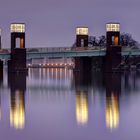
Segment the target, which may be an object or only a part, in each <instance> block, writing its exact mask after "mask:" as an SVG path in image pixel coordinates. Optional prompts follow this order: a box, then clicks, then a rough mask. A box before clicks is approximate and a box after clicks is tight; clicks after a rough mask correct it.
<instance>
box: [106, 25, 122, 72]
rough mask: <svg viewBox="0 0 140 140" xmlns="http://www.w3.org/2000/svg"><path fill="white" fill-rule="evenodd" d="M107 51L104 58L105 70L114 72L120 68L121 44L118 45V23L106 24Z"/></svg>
mask: <svg viewBox="0 0 140 140" xmlns="http://www.w3.org/2000/svg"><path fill="white" fill-rule="evenodd" d="M106 38H107V44H106V45H107V46H106V47H107V53H106V59H105V61H106V62H105V71H106V72H114V71H119V70H120V64H121V46H120V24H119V23H107V24H106Z"/></svg>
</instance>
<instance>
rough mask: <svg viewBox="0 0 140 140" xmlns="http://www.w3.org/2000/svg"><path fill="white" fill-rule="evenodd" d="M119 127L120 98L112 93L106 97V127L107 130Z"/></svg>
mask: <svg viewBox="0 0 140 140" xmlns="http://www.w3.org/2000/svg"><path fill="white" fill-rule="evenodd" d="M118 125H119V104H118V97H117V96H116V95H114V93H111V95H110V97H106V126H107V128H110V129H112V128H117V127H118Z"/></svg>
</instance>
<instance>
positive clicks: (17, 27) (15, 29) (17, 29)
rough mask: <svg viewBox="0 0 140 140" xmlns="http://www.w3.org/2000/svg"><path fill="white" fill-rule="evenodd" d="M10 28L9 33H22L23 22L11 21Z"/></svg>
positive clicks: (23, 30)
mask: <svg viewBox="0 0 140 140" xmlns="http://www.w3.org/2000/svg"><path fill="white" fill-rule="evenodd" d="M10 29H11V33H24V32H25V24H24V23H12V24H11V27H10Z"/></svg>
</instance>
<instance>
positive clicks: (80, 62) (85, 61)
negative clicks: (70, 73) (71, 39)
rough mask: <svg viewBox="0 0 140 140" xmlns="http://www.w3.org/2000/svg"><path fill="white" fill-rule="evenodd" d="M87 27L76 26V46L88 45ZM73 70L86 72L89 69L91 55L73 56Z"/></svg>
mask: <svg viewBox="0 0 140 140" xmlns="http://www.w3.org/2000/svg"><path fill="white" fill-rule="evenodd" d="M88 34H89V33H88V27H84V26H81V27H77V28H76V47H77V49H78V48H79V47H81V48H84V47H88V36H89V35H88ZM75 70H76V71H77V70H78V71H80V72H82V73H88V72H89V71H90V70H91V57H75Z"/></svg>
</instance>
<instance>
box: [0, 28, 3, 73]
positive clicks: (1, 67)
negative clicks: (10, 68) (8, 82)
mask: <svg viewBox="0 0 140 140" xmlns="http://www.w3.org/2000/svg"><path fill="white" fill-rule="evenodd" d="M1 49H2V45H1V29H0V50H1ZM0 73H3V61H2V60H0Z"/></svg>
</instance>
